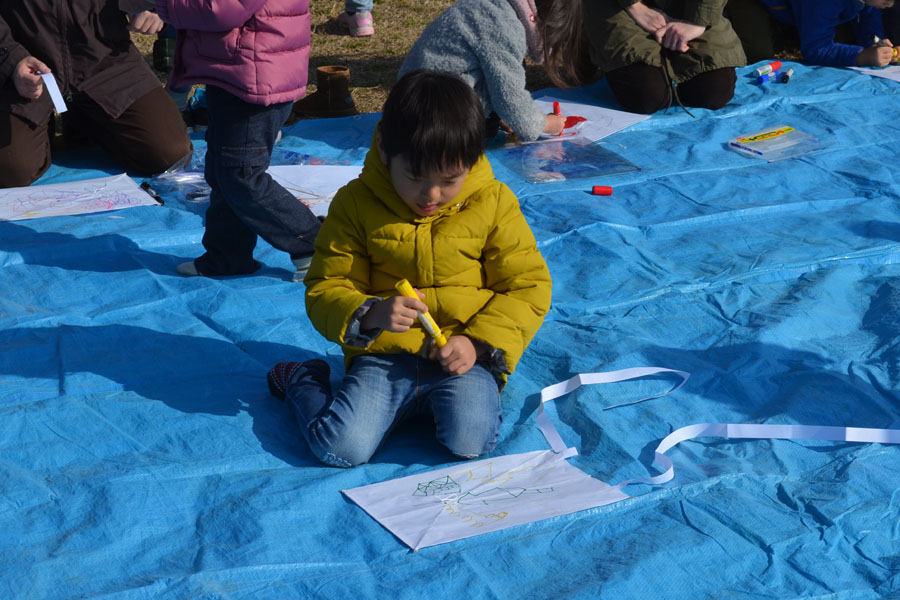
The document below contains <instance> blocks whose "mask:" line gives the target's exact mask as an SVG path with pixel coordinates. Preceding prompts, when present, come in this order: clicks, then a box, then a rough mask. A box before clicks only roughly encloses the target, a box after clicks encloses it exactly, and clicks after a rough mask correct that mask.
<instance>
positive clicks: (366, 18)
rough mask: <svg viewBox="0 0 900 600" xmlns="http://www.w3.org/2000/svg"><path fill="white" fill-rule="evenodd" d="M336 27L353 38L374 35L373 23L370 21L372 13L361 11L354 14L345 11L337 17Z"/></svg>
mask: <svg viewBox="0 0 900 600" xmlns="http://www.w3.org/2000/svg"><path fill="white" fill-rule="evenodd" d="M337 20H338V25H340V26H341V27H343V28H344V29H347V30H349V31H350V35H352V36H353V37H369V36H371V35H375V21H374V20H372V13H371V11H368V10H363V11H359V12H355V13H352V14H351V13H348V12H346V11H344V12H342V13H341V14H339V15H338V19H337Z"/></svg>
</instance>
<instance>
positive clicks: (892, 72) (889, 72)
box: [848, 65, 900, 82]
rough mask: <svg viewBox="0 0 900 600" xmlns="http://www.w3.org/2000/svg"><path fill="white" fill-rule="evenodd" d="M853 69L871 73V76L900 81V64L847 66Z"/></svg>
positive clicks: (867, 73)
mask: <svg viewBox="0 0 900 600" xmlns="http://www.w3.org/2000/svg"><path fill="white" fill-rule="evenodd" d="M848 68H850V69H853V70H854V71H859V72H860V73H865V74H866V75H871V76H872V77H882V78H884V79H890V80H892V81H897V82H900V66H897V65H892V66H888V67H881V68H879V67H848Z"/></svg>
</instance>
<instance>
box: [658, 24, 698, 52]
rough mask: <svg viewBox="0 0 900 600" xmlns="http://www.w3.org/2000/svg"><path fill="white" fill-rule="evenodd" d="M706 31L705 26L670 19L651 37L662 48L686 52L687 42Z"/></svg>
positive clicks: (687, 48) (688, 47)
mask: <svg viewBox="0 0 900 600" xmlns="http://www.w3.org/2000/svg"><path fill="white" fill-rule="evenodd" d="M704 32H706V27H703V26H702V25H694V24H693V23H688V22H687V21H671V22H669V23H667V24H666V26H665V27H662V28H660V29H657V30H656V31H655V32H654V34H653V37H655V38H656V41H657V42H659V45H660V46H662V47H663V48H668V49H669V50H672V51H674V52H687V51H688V50H690V49H691V48H690V46H688V42H690V41H691V40H694V39H697V38H698V37H700V36H701V35H703V34H704Z"/></svg>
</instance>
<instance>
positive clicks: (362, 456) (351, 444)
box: [309, 427, 380, 469]
mask: <svg viewBox="0 0 900 600" xmlns="http://www.w3.org/2000/svg"><path fill="white" fill-rule="evenodd" d="M321 433H322V432H321V431H320V432H317V431H315V427H313V430H312V431H310V436H309V446H310V449H311V450H312V452H313V454H315V455H316V458H318V459H319V460H320V461H321V462H323V463H325V464H326V465H329V466H331V467H341V468H345V469H346V468H349V467H355V466H357V465H361V464H364V463H367V462H369V460H370V459H371V458H372V455H373V454H375V450H377V449H378V445H379V442H380V440H376V439H374V438H373V437H372V436H367V435H364V434H363V435H360V436H354V435H344V436H341V437H340V438H338V439H327V438H326V437H324V436H322V435H321Z"/></svg>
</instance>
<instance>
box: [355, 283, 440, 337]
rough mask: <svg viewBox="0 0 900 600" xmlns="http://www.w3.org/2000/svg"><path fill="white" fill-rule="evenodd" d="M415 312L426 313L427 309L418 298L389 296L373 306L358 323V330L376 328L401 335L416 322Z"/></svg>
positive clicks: (417, 291) (420, 293)
mask: <svg viewBox="0 0 900 600" xmlns="http://www.w3.org/2000/svg"><path fill="white" fill-rule="evenodd" d="M416 293H417V294H419V296H420V297H422V298H424V297H425V296H424V295H423V294H422V292H420V291H419V290H416ZM417 312H423V313H424V312H428V307H427V306H426V305H425V303H424V302H422V301H421V300H419V299H418V298H407V297H406V296H391V297H390V298H385V299H384V300H379V301H378V302H376V303H375V304H373V305H372V308H370V309H369V312H367V313H366V314H365V316H364V317H363V318H362V320H361V321H360V322H359V327H360V329H375V328H376V327H377V328H378V329H383V330H384V331H393V332H395V333H402V332H404V331H409V328H410V327H412V324H413V323H415V322H416V317H417V315H416V313H417Z"/></svg>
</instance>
